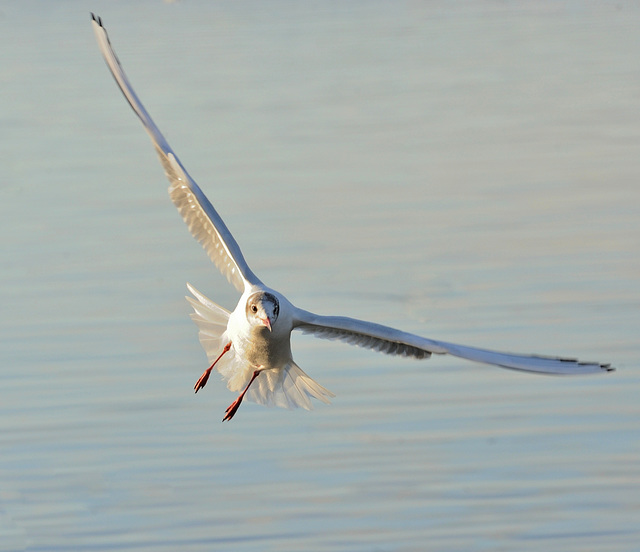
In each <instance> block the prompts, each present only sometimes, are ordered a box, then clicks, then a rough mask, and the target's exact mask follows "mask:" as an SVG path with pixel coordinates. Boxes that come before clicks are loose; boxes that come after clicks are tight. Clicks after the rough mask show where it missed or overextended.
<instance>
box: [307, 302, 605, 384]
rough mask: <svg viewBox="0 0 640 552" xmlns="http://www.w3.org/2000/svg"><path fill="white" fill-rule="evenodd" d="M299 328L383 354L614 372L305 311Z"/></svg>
mask: <svg viewBox="0 0 640 552" xmlns="http://www.w3.org/2000/svg"><path fill="white" fill-rule="evenodd" d="M296 329H299V330H301V331H302V332H304V333H310V334H313V335H315V336H317V337H320V338H323V339H334V340H341V341H345V342H347V343H350V344H352V345H356V346H359V347H365V348H368V349H373V350H375V351H379V352H382V353H387V354H393V355H403V356H411V357H414V358H419V359H420V358H427V357H429V356H430V355H431V354H432V353H434V354H449V355H452V356H456V357H459V358H464V359H466V360H472V361H475V362H481V363H484V364H492V365H495V366H500V367H501V368H509V369H511V370H522V371H525V372H536V373H542V374H564V375H573V374H592V373H598V372H606V371H611V370H613V368H611V366H610V365H609V364H601V363H599V362H582V361H579V360H577V359H573V358H563V357H549V356H541V355H520V354H512V353H504V352H499V351H492V350H489V349H479V348H476V347H469V346H466V345H457V344H455V343H447V342H445V341H437V340H433V339H427V338H424V337H420V336H418V335H414V334H411V333H408V332H402V331H400V330H396V329H394V328H390V327H388V326H382V325H379V324H373V323H371V322H365V321H362V320H356V319H354V318H346V317H340V316H319V315H315V314H313V313H309V312H306V311H299V312H298V322H297V323H296Z"/></svg>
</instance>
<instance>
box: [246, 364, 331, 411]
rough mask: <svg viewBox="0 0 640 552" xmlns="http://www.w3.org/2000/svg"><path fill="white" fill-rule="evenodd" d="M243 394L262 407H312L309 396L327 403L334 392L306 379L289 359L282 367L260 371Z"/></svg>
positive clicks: (298, 367)
mask: <svg viewBox="0 0 640 552" xmlns="http://www.w3.org/2000/svg"><path fill="white" fill-rule="evenodd" d="M246 397H247V398H248V399H250V400H252V401H253V402H256V403H258V404H262V405H264V406H279V407H280V408H286V409H289V410H291V409H292V408H298V407H300V408H304V409H305V410H313V405H312V403H311V400H310V399H311V398H314V399H318V400H319V401H321V402H323V403H325V404H329V403H330V401H329V399H330V398H331V397H335V395H334V394H333V393H332V392H331V391H329V390H328V389H326V388H324V387H322V385H320V384H319V383H318V382H317V381H315V380H313V379H312V378H310V377H309V376H308V375H307V374H306V373H305V372H304V370H302V368H300V366H298V365H297V364H296V363H295V362H293V360H291V361H290V362H289V364H287V365H286V366H285V367H284V368H283V369H282V370H264V371H263V372H260V375H259V376H258V377H257V378H256V379H255V381H254V382H253V383H252V384H251V387H249V391H247V395H246Z"/></svg>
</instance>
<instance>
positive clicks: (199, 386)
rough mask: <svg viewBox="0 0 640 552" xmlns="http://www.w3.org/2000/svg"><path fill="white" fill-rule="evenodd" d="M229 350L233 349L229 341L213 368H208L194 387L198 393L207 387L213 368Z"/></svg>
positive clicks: (214, 362)
mask: <svg viewBox="0 0 640 552" xmlns="http://www.w3.org/2000/svg"><path fill="white" fill-rule="evenodd" d="M229 349H231V341H229V343H227V344H226V345H225V346H224V349H222V352H221V353H220V356H219V357H218V358H216V359H215V360H214V361H213V364H212V365H211V366H209V368H207V369H206V370H205V371H204V372H203V374H202V375H201V376H200V379H199V380H198V381H197V382H196V384H195V385H194V387H193V388H194V389H195V390H196V393H197V392H198V391H200V389H202V388H203V387H204V386H205V385H207V380H208V379H209V375H210V374H211V370H213V367H214V366H215V365H216V363H217V362H218V361H219V360H220V359H221V358H222V355H224V354H225V353H226V352H228V351H229Z"/></svg>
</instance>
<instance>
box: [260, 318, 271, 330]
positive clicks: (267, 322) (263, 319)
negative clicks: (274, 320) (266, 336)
mask: <svg viewBox="0 0 640 552" xmlns="http://www.w3.org/2000/svg"><path fill="white" fill-rule="evenodd" d="M260 322H262V323H263V324H264V325H265V326H266V327H267V328H269V331H271V320H269V318H261V319H260Z"/></svg>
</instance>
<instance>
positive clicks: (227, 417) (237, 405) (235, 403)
mask: <svg viewBox="0 0 640 552" xmlns="http://www.w3.org/2000/svg"><path fill="white" fill-rule="evenodd" d="M261 371H262V370H256V371H255V372H254V373H253V376H252V377H251V380H250V381H249V383H247V386H246V387H245V388H244V391H243V392H242V393H240V395H238V398H237V399H236V400H235V401H233V402H232V403H231V404H230V405H229V408H227V410H226V414H225V415H224V418H222V421H223V422H226V421H227V420H230V419H231V418H233V417H234V415H235V413H236V412H237V411H238V408H240V404H241V403H242V399H244V394H245V393H246V392H247V390H248V389H249V386H250V385H251V384H252V383H253V380H254V379H256V378H257V377H258V374H259V373H260V372H261Z"/></svg>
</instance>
